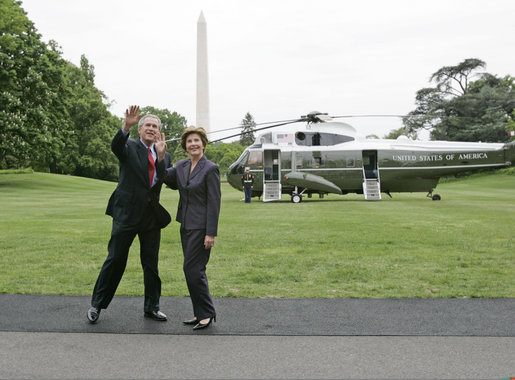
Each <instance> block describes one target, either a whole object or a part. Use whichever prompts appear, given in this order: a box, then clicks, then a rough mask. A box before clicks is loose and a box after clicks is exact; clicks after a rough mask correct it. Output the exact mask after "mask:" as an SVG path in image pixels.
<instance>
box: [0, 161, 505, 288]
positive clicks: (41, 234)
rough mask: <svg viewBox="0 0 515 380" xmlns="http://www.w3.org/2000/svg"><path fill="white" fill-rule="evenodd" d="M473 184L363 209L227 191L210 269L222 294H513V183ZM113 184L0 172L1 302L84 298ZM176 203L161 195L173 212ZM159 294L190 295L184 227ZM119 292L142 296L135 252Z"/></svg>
mask: <svg viewBox="0 0 515 380" xmlns="http://www.w3.org/2000/svg"><path fill="white" fill-rule="evenodd" d="M513 173H514V171H513V170H510V171H504V172H503V173H502V174H495V175H482V176H472V177H468V178H465V179H461V180H458V181H448V182H445V183H442V184H440V185H439V186H438V188H437V192H438V193H439V194H440V195H441V196H442V200H441V201H439V202H438V201H431V200H430V199H429V198H426V197H425V194H423V193H413V194H393V197H394V198H393V199H389V198H387V197H386V196H385V195H384V194H383V196H384V197H385V198H384V199H383V200H382V201H375V202H367V201H364V200H363V198H362V196H359V195H346V196H338V195H331V196H329V197H326V198H324V199H322V200H320V199H318V198H312V199H308V198H305V200H304V201H303V202H302V203H300V204H292V203H290V202H289V197H288V196H284V199H285V200H284V201H282V202H275V203H263V202H260V201H258V200H257V199H254V200H253V202H252V203H251V204H245V203H243V202H241V201H240V199H241V198H242V197H243V193H241V192H238V191H236V190H234V189H232V188H231V187H230V186H229V185H227V184H226V183H224V184H222V211H221V216H220V225H219V236H218V237H217V240H216V246H215V248H214V249H213V251H212V256H211V261H210V263H209V265H208V276H209V280H210V287H211V292H212V295H213V296H215V297H514V296H515V281H514V277H515V270H514V269H515V260H514V259H515V254H514V251H515V247H514V226H515V175H514V174H513ZM115 186H116V184H115V183H112V182H104V181H97V180H91V179H85V178H78V177H71V176H60V175H51V174H43V173H33V174H30V173H25V174H23V173H22V174H0V210H1V214H0V215H1V217H0V230H1V231H2V233H1V239H0V293H31V294H83V295H89V294H91V292H92V290H93V285H94V282H95V280H96V277H97V275H98V272H99V270H100V267H101V265H102V263H103V261H104V259H105V256H106V254H107V249H106V246H107V242H108V240H109V234H110V230H111V218H110V217H108V216H106V215H104V211H105V206H106V204H107V200H108V198H109V196H110V194H111V192H112V191H113V189H114V187H115ZM177 201H178V194H177V193H176V192H174V191H172V190H169V189H163V193H162V203H163V205H164V206H165V207H166V208H167V209H168V210H169V211H170V213H171V214H172V215H175V209H176V207H177ZM162 236H163V238H162V243H161V252H160V274H161V279H162V280H163V295H166V296H186V295H188V293H187V288H186V285H185V281H184V275H183V273H182V252H181V247H180V241H179V225H178V224H177V223H176V222H172V223H171V224H170V226H168V227H167V228H166V229H165V230H163V233H162ZM117 294H119V295H120V294H124V295H142V294H143V278H142V271H141V267H140V263H139V244H138V241H137V240H136V241H135V243H134V244H133V248H132V249H131V254H130V256H129V263H128V266H127V269H126V272H125V275H124V277H123V279H122V282H121V284H120V287H119V288H118V292H117Z"/></svg>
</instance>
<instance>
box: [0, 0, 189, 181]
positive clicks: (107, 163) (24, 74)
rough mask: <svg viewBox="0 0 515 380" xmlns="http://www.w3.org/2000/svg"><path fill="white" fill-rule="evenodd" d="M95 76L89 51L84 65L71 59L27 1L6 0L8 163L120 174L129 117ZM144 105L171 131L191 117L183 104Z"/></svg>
mask: <svg viewBox="0 0 515 380" xmlns="http://www.w3.org/2000/svg"><path fill="white" fill-rule="evenodd" d="M94 80H95V72H94V67H93V65H91V64H90V63H89V62H88V60H87V58H86V57H85V56H82V57H81V61H80V67H77V66H75V65H73V64H72V63H70V62H68V61H66V60H64V59H63V58H62V53H61V52H60V50H59V46H58V45H57V43H56V42H54V41H50V42H49V43H48V44H46V43H44V42H43V41H42V40H41V36H40V35H39V34H38V32H37V30H36V28H35V26H34V24H33V23H32V21H30V20H29V19H28V18H27V14H26V12H25V11H24V10H23V9H22V7H21V2H20V1H16V0H0V169H9V168H22V167H32V168H33V169H35V170H38V171H49V172H52V173H62V174H73V175H78V176H84V177H91V178H98V179H107V180H115V179H116V178H117V177H118V162H117V159H116V157H115V156H114V154H113V153H112V152H111V148H110V141H111V139H112V138H113V136H114V134H115V133H116V130H117V129H118V128H120V127H121V125H122V119H121V118H119V117H116V116H113V115H112V114H111V113H110V112H109V107H110V104H109V101H108V100H107V98H106V96H105V95H104V94H103V93H102V91H100V90H99V89H97V88H96V87H95V83H94ZM142 111H143V112H144V113H149V112H150V113H155V114H156V115H158V116H159V117H160V118H161V120H163V126H164V131H165V133H166V136H167V138H171V137H177V136H178V135H179V136H180V133H181V132H182V129H183V128H184V126H185V125H186V120H185V119H184V118H183V117H182V116H180V115H178V114H177V113H175V112H173V113H172V112H170V111H168V110H157V109H154V108H151V107H146V108H144V109H143V110H142ZM136 133H137V132H136ZM176 144H177V143H176V142H175V143H171V144H169V145H171V146H172V149H173V147H174V146H175V145H176Z"/></svg>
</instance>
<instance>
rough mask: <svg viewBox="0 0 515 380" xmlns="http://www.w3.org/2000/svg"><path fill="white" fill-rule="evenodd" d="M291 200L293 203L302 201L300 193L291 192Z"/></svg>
mask: <svg viewBox="0 0 515 380" xmlns="http://www.w3.org/2000/svg"><path fill="white" fill-rule="evenodd" d="M291 201H292V202H293V203H300V202H302V195H300V194H297V193H293V194H292V195H291Z"/></svg>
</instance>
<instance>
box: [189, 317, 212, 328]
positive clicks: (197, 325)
mask: <svg viewBox="0 0 515 380" xmlns="http://www.w3.org/2000/svg"><path fill="white" fill-rule="evenodd" d="M213 321H215V322H216V317H212V318H209V322H208V323H201V322H199V323H197V324H196V325H195V327H193V330H200V329H205V328H206V327H207V326H209V325H210V324H211V322H213Z"/></svg>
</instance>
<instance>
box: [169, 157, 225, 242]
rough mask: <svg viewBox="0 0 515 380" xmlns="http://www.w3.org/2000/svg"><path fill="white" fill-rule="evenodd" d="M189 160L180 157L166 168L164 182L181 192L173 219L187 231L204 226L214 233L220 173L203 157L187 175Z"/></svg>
mask: <svg viewBox="0 0 515 380" xmlns="http://www.w3.org/2000/svg"><path fill="white" fill-rule="evenodd" d="M190 168H191V161H190V159H185V160H180V161H179V162H177V165H175V167H173V168H169V169H167V170H166V172H167V175H166V177H165V180H164V182H165V183H166V184H167V185H168V186H170V187H171V188H172V189H178V190H179V193H180V199H179V205H178V207H177V216H176V220H177V221H178V222H179V223H181V225H182V228H185V229H187V230H198V229H202V230H203V229H205V230H206V235H211V236H216V235H217V232H218V216H219V214H220V201H221V193H220V172H219V170H218V166H216V164H214V163H213V162H211V161H209V160H208V159H207V158H206V157H205V156H202V158H201V159H200V161H199V162H198V163H197V166H195V169H193V172H192V173H191V174H190Z"/></svg>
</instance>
